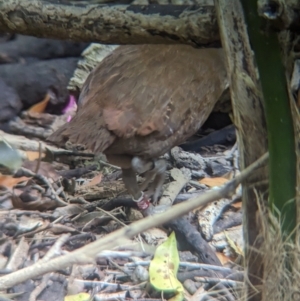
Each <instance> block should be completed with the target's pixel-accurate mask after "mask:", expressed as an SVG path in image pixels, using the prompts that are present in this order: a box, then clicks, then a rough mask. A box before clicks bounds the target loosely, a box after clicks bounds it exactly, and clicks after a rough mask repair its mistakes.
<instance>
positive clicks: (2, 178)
mask: <svg viewBox="0 0 300 301" xmlns="http://www.w3.org/2000/svg"><path fill="white" fill-rule="evenodd" d="M29 179H30V178H27V177H20V178H13V177H12V176H7V175H1V174H0V186H3V187H6V188H7V189H12V188H13V187H14V186H15V185H17V184H19V183H21V182H24V181H28V180H29Z"/></svg>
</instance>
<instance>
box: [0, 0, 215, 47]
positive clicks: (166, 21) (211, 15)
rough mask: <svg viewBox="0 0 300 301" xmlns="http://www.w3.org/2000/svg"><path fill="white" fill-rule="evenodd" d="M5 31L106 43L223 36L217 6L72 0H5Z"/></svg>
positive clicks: (1, 15)
mask: <svg viewBox="0 0 300 301" xmlns="http://www.w3.org/2000/svg"><path fill="white" fill-rule="evenodd" d="M0 31H2V32H9V33H11V32H12V33H20V34H25V35H32V36H35V37H47V38H56V39H62V40H73V41H81V42H100V43H105V44H143V43H152V44H153V43H154V44H160V43H164V44H165V43H186V44H191V45H194V46H199V45H211V44H214V43H216V42H218V40H219V33H218V26H217V22H216V17H215V9H214V6H200V5H173V4H167V5H156V4H150V5H110V4H108V5H76V4H74V5H67V4H53V3H50V2H47V1H40V0H0Z"/></svg>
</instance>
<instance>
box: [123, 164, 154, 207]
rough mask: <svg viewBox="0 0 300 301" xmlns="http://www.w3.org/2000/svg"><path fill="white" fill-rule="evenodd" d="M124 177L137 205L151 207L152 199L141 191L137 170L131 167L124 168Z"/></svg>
mask: <svg viewBox="0 0 300 301" xmlns="http://www.w3.org/2000/svg"><path fill="white" fill-rule="evenodd" d="M122 178H123V182H124V184H125V187H126V188H127V190H128V192H129V193H130V194H131V196H132V199H133V201H135V202H136V203H137V206H138V207H139V208H140V209H142V210H144V209H147V208H148V207H149V204H150V201H149V199H148V197H147V196H146V195H145V194H144V192H143V191H141V189H140V187H139V185H138V183H137V181H136V175H135V171H134V170H133V169H131V168H126V169H124V168H122Z"/></svg>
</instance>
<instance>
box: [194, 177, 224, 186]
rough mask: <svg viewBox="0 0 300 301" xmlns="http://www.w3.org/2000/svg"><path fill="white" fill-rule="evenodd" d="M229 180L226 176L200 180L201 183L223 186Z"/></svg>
mask: <svg viewBox="0 0 300 301" xmlns="http://www.w3.org/2000/svg"><path fill="white" fill-rule="evenodd" d="M227 182H228V180H227V179H225V178H203V179H201V180H200V181H199V183H200V184H204V185H207V186H209V187H214V186H222V185H223V184H225V183H227Z"/></svg>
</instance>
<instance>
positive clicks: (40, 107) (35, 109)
mask: <svg viewBox="0 0 300 301" xmlns="http://www.w3.org/2000/svg"><path fill="white" fill-rule="evenodd" d="M49 100H50V94H49V93H47V94H46V96H45V98H44V99H43V100H42V101H40V102H39V103H37V104H35V105H33V106H32V107H30V108H29V109H28V112H30V113H44V112H45V110H46V107H47V104H48V102H49Z"/></svg>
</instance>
